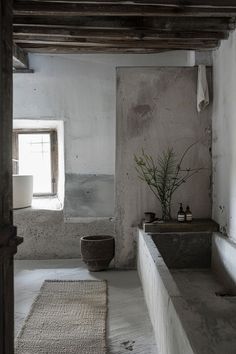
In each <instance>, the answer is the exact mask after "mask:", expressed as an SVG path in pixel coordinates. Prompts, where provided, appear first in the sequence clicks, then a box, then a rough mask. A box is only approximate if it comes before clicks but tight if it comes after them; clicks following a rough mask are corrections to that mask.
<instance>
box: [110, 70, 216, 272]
mask: <svg viewBox="0 0 236 354" xmlns="http://www.w3.org/2000/svg"><path fill="white" fill-rule="evenodd" d="M196 85H197V69H196V68H119V69H118V70H117V152H116V154H117V158H116V220H117V222H116V237H117V250H116V255H117V257H116V264H117V266H118V267H130V266H132V265H134V257H135V233H136V231H135V230H136V229H135V226H137V225H138V223H139V222H140V220H141V219H142V217H143V213H144V212H145V211H154V212H156V213H157V215H158V216H160V207H159V204H158V202H157V200H156V199H155V197H154V196H153V195H152V192H150V191H149V189H148V187H146V186H145V184H143V183H141V182H140V181H139V180H138V178H137V175H136V171H135V168H134V154H139V153H140V152H141V148H142V147H143V148H144V149H145V151H147V152H148V153H150V154H152V155H153V157H154V158H155V156H157V154H159V153H160V152H162V151H163V149H165V148H167V147H168V146H173V147H174V149H175V151H176V152H177V153H178V152H179V153H182V152H183V151H184V149H185V148H186V147H187V146H189V145H190V144H191V143H193V142H195V141H198V140H201V141H200V142H199V143H198V144H197V145H196V146H195V147H194V148H193V149H192V151H191V153H190V154H189V155H188V158H187V159H186V167H188V166H190V167H198V166H201V167H206V168H207V170H205V171H202V172H201V173H199V174H198V175H195V176H194V178H192V179H191V181H188V183H187V184H186V185H183V186H182V187H181V189H180V190H179V191H178V192H177V193H176V194H175V196H174V200H173V215H174V216H175V215H176V213H177V209H178V203H179V202H183V203H184V205H186V204H190V206H191V209H192V212H193V216H194V217H210V216H211V186H210V176H211V154H210V152H209V150H210V148H211V108H208V109H207V110H205V111H204V112H202V113H201V114H198V113H197V110H196Z"/></svg>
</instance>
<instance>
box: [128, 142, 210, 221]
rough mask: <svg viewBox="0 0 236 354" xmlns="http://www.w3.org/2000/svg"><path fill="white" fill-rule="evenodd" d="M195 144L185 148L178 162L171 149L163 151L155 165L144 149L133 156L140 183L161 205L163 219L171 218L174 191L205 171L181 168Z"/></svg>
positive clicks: (200, 168)
mask: <svg viewBox="0 0 236 354" xmlns="http://www.w3.org/2000/svg"><path fill="white" fill-rule="evenodd" d="M195 144H196V142H195V143H193V144H191V145H190V146H188V147H187V148H186V150H185V151H184V152H183V154H182V156H181V157H180V159H179V161H178V160H177V157H176V154H175V152H174V150H173V148H168V149H167V150H166V151H163V153H162V154H161V155H160V156H159V157H158V159H157V163H155V162H154V160H153V158H152V156H151V155H149V154H147V153H145V151H144V149H142V154H141V155H140V156H137V155H134V160H135V163H136V166H135V169H136V171H137V175H138V177H139V178H140V179H141V180H142V181H144V182H146V183H147V185H148V186H149V188H150V190H151V191H152V192H153V194H154V195H155V196H156V198H157V199H158V200H159V202H160V203H161V207H162V217H163V218H164V219H169V218H171V200H172V196H173V194H174V193H175V191H176V190H177V189H178V188H179V187H180V186H181V185H182V184H183V183H186V182H187V180H189V179H190V178H192V177H193V176H194V175H195V174H196V173H198V172H199V171H201V170H204V169H205V168H202V167H199V168H183V167H182V166H183V163H184V160H185V157H186V156H187V154H188V152H189V151H190V150H191V148H192V147H193V146H194V145H195Z"/></svg>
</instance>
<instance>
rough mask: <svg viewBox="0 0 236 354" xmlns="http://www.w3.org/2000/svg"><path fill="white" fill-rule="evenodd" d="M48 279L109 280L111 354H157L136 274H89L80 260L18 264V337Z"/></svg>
mask: <svg viewBox="0 0 236 354" xmlns="http://www.w3.org/2000/svg"><path fill="white" fill-rule="evenodd" d="M46 279H60V280H79V279H106V280H107V281H108V343H109V353H110V354H127V353H134V354H158V350H157V347H156V344H155V340H154V335H153V331H152V326H151V323H150V320H149V316H148V312H147V308H146V305H145V302H144V296H143V292H142V289H141V285H140V282H139V279H138V275H137V272H136V271H116V270H109V271H106V272H98V273H89V272H88V271H87V269H86V268H85V266H84V265H83V263H82V262H81V261H80V260H47V261H45V260H44V261H15V333H16V335H17V333H18V332H19V330H20V328H21V327H22V325H23V323H24V319H25V317H26V316H27V314H28V312H29V310H30V307H31V305H32V303H33V301H34V299H35V297H36V296H37V295H38V293H39V290H40V287H41V285H42V283H43V281H44V280H46ZM32 354H33V353H32ZM68 354H69V353H68ZM98 354H99V353H98Z"/></svg>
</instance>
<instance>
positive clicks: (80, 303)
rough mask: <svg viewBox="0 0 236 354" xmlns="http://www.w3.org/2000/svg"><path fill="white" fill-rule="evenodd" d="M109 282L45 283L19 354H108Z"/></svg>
mask: <svg viewBox="0 0 236 354" xmlns="http://www.w3.org/2000/svg"><path fill="white" fill-rule="evenodd" d="M106 316H107V284H106V282H105V281H87V280H83V281H53V280H47V281H45V282H44V284H43V286H42V288H41V290H40V294H39V296H38V297H37V299H36V300H35V302H34V303H33V305H32V308H31V311H30V313H29V315H28V317H27V319H26V321H25V324H24V326H23V328H22V330H21V332H20V334H19V335H18V337H17V339H16V350H15V353H16V354H39V353H40V354H64V353H66V354H105V353H106Z"/></svg>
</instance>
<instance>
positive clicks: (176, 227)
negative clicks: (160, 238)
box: [143, 219, 219, 234]
mask: <svg viewBox="0 0 236 354" xmlns="http://www.w3.org/2000/svg"><path fill="white" fill-rule="evenodd" d="M143 230H144V231H145V232H147V233H152V234H154V233H175V232H176V233H178V232H207V233H209V232H217V231H219V225H218V224H217V223H216V222H215V221H213V220H211V219H194V220H193V221H191V222H178V221H175V220H173V221H167V222H163V223H157V222H153V223H144V224H143Z"/></svg>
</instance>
